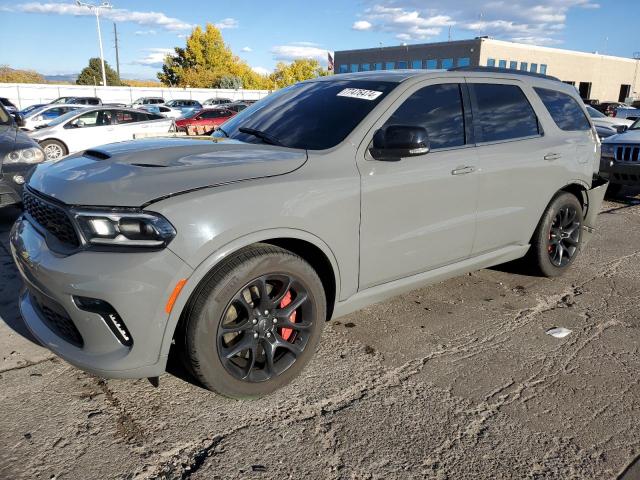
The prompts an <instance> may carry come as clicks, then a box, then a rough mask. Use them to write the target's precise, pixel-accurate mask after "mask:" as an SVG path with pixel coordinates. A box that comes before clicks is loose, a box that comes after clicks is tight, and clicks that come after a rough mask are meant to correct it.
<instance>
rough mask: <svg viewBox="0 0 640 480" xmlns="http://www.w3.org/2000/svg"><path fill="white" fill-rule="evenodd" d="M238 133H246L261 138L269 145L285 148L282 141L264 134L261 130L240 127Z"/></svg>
mask: <svg viewBox="0 0 640 480" xmlns="http://www.w3.org/2000/svg"><path fill="white" fill-rule="evenodd" d="M238 131H239V132H241V133H246V134H247V135H253V136H254V137H257V138H259V139H260V140H262V141H263V142H265V143H268V144H269V145H276V146H278V147H284V145H283V144H282V142H281V141H280V140H278V139H277V138H275V137H272V136H271V135H269V134H268V133H265V132H262V131H260V130H256V129H255V128H247V127H240V128H239V129H238Z"/></svg>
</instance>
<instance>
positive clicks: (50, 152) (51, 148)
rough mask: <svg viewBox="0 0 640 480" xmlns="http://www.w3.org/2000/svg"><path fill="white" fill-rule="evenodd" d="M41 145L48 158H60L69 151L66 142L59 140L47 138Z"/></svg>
mask: <svg viewBox="0 0 640 480" xmlns="http://www.w3.org/2000/svg"><path fill="white" fill-rule="evenodd" d="M40 146H41V147H42V150H43V151H44V154H45V156H46V157H47V160H60V159H61V158H62V157H64V156H65V155H67V154H68V153H69V152H68V151H67V147H65V145H64V143H62V142H59V141H58V140H45V141H43V142H41V143H40Z"/></svg>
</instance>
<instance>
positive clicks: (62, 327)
mask: <svg viewBox="0 0 640 480" xmlns="http://www.w3.org/2000/svg"><path fill="white" fill-rule="evenodd" d="M30 295H31V298H32V299H33V300H34V303H35V305H36V307H37V308H38V310H39V312H40V316H41V318H42V319H43V320H44V322H45V324H46V325H47V327H49V329H50V330H51V331H53V332H54V333H55V334H57V335H59V336H60V337H61V338H62V339H64V340H65V341H67V342H69V343H70V344H72V345H75V346H76V347H78V348H82V347H83V346H84V340H83V339H82V335H80V332H79V331H78V329H77V328H76V326H75V324H74V323H73V321H72V320H71V318H69V315H68V314H67V312H66V311H65V309H64V307H62V305H60V304H59V303H57V302H54V301H53V300H51V299H50V298H48V297H45V296H44V295H40V294H38V293H35V292H33V291H31V292H30Z"/></svg>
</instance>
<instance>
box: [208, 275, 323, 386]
mask: <svg viewBox="0 0 640 480" xmlns="http://www.w3.org/2000/svg"><path fill="white" fill-rule="evenodd" d="M314 318H316V312H314V306H313V304H312V303H311V302H310V301H309V296H308V294H307V291H306V289H305V287H304V286H303V285H302V283H301V282H300V281H299V280H297V279H296V278H295V277H293V276H291V275H288V274H284V273H274V274H268V275H262V276H260V277H258V278H256V279H254V280H252V281H251V282H249V283H248V284H247V285H245V286H244V287H243V288H242V289H241V290H240V291H239V292H237V293H236V294H235V296H234V297H233V299H232V300H231V302H229V305H228V306H227V308H226V309H225V311H224V313H223V316H222V320H221V322H220V325H219V327H218V334H217V341H218V355H219V356H220V361H221V362H222V364H223V365H224V366H225V368H226V369H227V371H228V372H229V373H230V374H231V375H233V376H234V377H235V378H236V379H239V380H243V381H248V382H263V381H265V380H269V379H270V378H272V377H274V376H278V375H280V374H282V373H283V372H284V371H285V370H287V369H288V368H289V367H291V366H292V365H293V363H294V362H295V361H296V360H297V358H298V357H299V356H300V355H301V354H302V353H303V352H304V350H305V348H306V347H307V343H308V342H309V332H310V330H311V329H312V327H313V321H314Z"/></svg>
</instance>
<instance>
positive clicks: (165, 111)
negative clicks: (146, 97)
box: [137, 105, 184, 120]
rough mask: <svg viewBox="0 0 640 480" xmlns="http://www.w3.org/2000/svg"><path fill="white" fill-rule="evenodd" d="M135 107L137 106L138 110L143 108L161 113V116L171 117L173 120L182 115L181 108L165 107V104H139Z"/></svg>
mask: <svg viewBox="0 0 640 480" xmlns="http://www.w3.org/2000/svg"><path fill="white" fill-rule="evenodd" d="M137 108H139V109H140V110H145V111H147V112H151V113H157V114H159V115H162V116H163V117H167V118H173V119H174V120H177V119H178V118H182V117H184V114H183V113H182V110H179V109H177V108H171V107H167V106H166V105H141V106H139V107H137Z"/></svg>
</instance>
